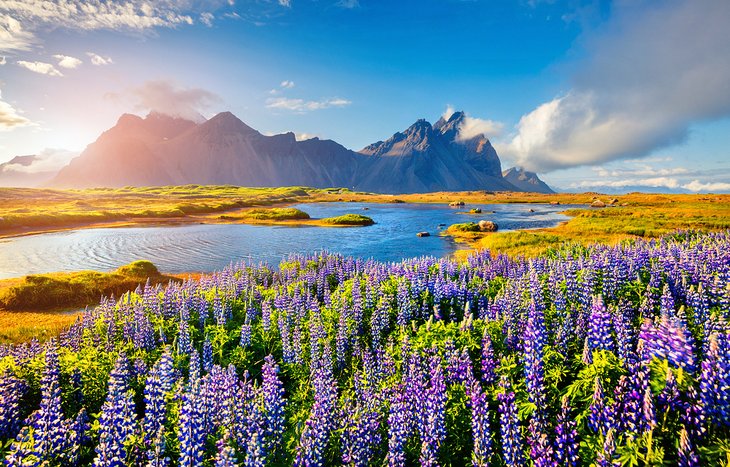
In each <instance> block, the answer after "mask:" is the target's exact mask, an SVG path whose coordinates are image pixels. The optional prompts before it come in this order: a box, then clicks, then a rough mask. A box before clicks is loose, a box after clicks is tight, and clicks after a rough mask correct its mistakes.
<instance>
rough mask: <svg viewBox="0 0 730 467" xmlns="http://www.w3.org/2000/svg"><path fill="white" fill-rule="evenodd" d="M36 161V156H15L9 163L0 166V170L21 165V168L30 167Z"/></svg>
mask: <svg viewBox="0 0 730 467" xmlns="http://www.w3.org/2000/svg"><path fill="white" fill-rule="evenodd" d="M37 159H38V156H36V155H28V156H15V157H13V158H12V159H10V160H9V161H7V162H5V163H3V164H0V168H4V167H7V166H9V165H22V166H23V167H27V166H29V165H31V164H32V163H33V162H35V161H36V160H37Z"/></svg>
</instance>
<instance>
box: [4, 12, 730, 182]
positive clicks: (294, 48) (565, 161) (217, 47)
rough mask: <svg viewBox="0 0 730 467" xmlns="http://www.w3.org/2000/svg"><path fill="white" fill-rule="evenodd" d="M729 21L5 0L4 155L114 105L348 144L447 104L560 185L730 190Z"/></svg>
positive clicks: (73, 149) (39, 148) (109, 118)
mask: <svg viewBox="0 0 730 467" xmlns="http://www.w3.org/2000/svg"><path fill="white" fill-rule="evenodd" d="M728 21H730V2H727V1H724V0H696V1H690V0H686V1H672V0H669V1H662V2H652V1H631V2H629V1H619V2H600V1H586V2H580V1H565V2H561V1H557V0H554V1H547V0H543V1H539V0H532V1H479V0H473V1H470V0H432V1H424V0H422V1H399V2H387V1H374V0H373V1H370V0H359V1H355V0H342V1H340V0H318V1H313V0H271V1H266V0H236V1H225V0H211V1H205V0H197V1H189V2H186V1H170V0H161V1H157V2H151V1H144V0H123V1H116V2H107V1H102V0H95V1H82V0H64V1H61V0H52V1H50V2H41V1H36V0H25V1H17V2H16V1H4V2H2V4H0V49H1V50H2V51H1V52H0V57H4V58H0V63H3V64H2V65H0V93H1V94H0V162H3V161H5V160H9V159H11V158H12V157H13V156H16V155H22V154H43V155H44V157H45V159H46V162H44V164H43V165H41V166H40V167H39V168H38V169H39V170H40V169H42V168H44V167H51V166H54V165H58V164H61V163H63V162H64V161H65V160H67V159H68V158H69V157H71V156H72V155H73V154H76V153H78V152H80V151H81V150H83V148H84V147H85V145H86V144H88V143H90V142H92V141H93V140H94V139H95V138H96V137H97V136H98V135H99V134H100V133H101V132H102V131H104V130H105V129H107V128H109V127H111V126H112V125H113V124H114V123H115V121H116V119H117V118H118V117H119V115H120V114H121V113H123V112H132V113H138V114H145V113H147V112H148V111H149V110H152V109H155V110H159V111H163V112H167V113H171V114H178V115H182V116H190V115H195V114H196V113H200V114H202V115H203V116H205V117H210V116H212V115H214V114H215V113H217V112H219V111H223V110H230V111H232V112H233V113H235V114H236V115H237V116H239V117H240V118H241V119H242V120H244V121H245V122H246V123H248V124H249V125H251V126H252V127H254V128H256V129H258V130H260V131H262V132H265V133H279V132H285V131H293V132H295V133H297V134H298V135H300V137H307V136H313V135H316V136H320V137H324V138H331V139H334V140H336V141H338V142H340V143H342V144H344V145H345V146H347V147H350V148H353V149H359V148H361V147H363V146H365V145H367V144H369V143H371V142H374V141H377V140H381V139H385V138H387V137H389V136H390V135H391V134H392V133H394V132H395V131H398V130H401V129H403V128H405V127H407V126H409V125H410V124H411V123H412V122H413V121H415V120H416V119H417V118H422V117H423V118H427V119H428V120H430V121H432V122H433V121H435V120H436V119H437V118H438V117H439V116H440V115H441V114H442V113H444V112H445V111H446V109H447V108H449V107H451V108H456V109H461V110H465V111H466V112H467V113H468V114H469V115H470V116H471V120H470V124H471V126H470V130H471V131H477V132H484V133H485V134H487V135H488V136H489V137H490V139H491V140H492V142H493V143H494V145H495V147H496V148H497V149H498V152H499V154H500V156H501V158H502V160H503V166H504V167H505V168H507V167H508V166H510V165H512V164H519V165H522V166H525V167H527V168H528V169H532V170H536V171H538V172H540V173H541V174H543V178H544V179H545V180H546V181H548V183H551V184H553V185H555V186H558V187H563V188H567V189H573V190H582V191H585V190H601V189H610V190H617V191H621V190H627V189H628V190H633V189H635V188H636V187H644V188H646V189H656V190H685V191H716V192H719V191H730V157H729V156H730V150H729V149H728V148H729V147H730V120H729V119H728V116H729V115H730V84H729V83H730V51H729V50H728V47H727V44H728V43H730V33H729V32H727V31H726V29H728V28H726V27H725V24H726V23H727V22H728Z"/></svg>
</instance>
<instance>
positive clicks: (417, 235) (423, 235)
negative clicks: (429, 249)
mask: <svg viewBox="0 0 730 467" xmlns="http://www.w3.org/2000/svg"><path fill="white" fill-rule="evenodd" d="M430 236H431V234H430V233H428V232H418V233H417V234H416V237H430Z"/></svg>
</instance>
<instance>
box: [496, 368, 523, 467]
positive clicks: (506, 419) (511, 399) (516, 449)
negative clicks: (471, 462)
mask: <svg viewBox="0 0 730 467" xmlns="http://www.w3.org/2000/svg"><path fill="white" fill-rule="evenodd" d="M500 388H501V389H502V392H500V393H499V394H498V395H497V398H498V399H499V402H500V404H499V413H500V428H501V433H502V458H503V459H504V463H505V464H506V465H508V466H515V467H517V466H523V465H525V463H526V460H525V453H524V447H523V444H522V443H523V442H522V430H521V429H520V424H519V420H518V418H517V406H516V405H515V393H514V392H513V391H512V385H511V384H510V382H509V380H508V379H507V378H506V377H505V376H502V379H501V381H500Z"/></svg>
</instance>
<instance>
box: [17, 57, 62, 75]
mask: <svg viewBox="0 0 730 467" xmlns="http://www.w3.org/2000/svg"><path fill="white" fill-rule="evenodd" d="M15 63H17V64H18V66H21V67H23V68H25V69H26V70H30V71H32V72H33V73H38V74H40V75H48V76H63V73H61V72H60V71H58V69H57V68H56V67H55V66H53V65H52V64H50V63H46V62H27V61H25V60H18V61H17V62H15Z"/></svg>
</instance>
